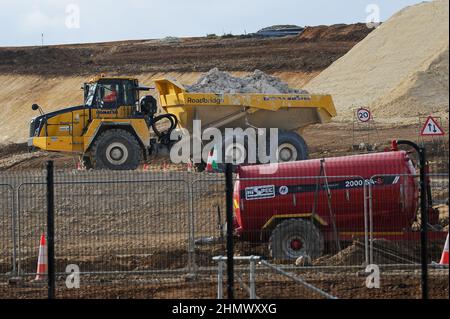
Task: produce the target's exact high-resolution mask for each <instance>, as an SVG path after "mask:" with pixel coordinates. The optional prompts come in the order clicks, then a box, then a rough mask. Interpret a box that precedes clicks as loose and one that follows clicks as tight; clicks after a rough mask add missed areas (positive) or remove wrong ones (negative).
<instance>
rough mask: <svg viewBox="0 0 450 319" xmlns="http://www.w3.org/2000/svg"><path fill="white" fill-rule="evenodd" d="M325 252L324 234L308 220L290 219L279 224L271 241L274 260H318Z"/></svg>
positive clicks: (271, 252) (273, 232)
mask: <svg viewBox="0 0 450 319" xmlns="http://www.w3.org/2000/svg"><path fill="white" fill-rule="evenodd" d="M323 250H324V239H323V235H322V232H321V231H320V230H319V228H317V227H316V226H315V225H314V223H313V222H311V221H310V220H306V219H288V220H285V221H283V222H281V223H280V224H278V225H277V226H276V227H275V229H274V230H273V231H272V235H271V236H270V240H269V251H270V254H271V256H272V258H274V259H280V260H295V259H297V258H299V257H300V256H309V257H310V258H311V259H315V258H318V257H320V256H321V255H322V253H323Z"/></svg>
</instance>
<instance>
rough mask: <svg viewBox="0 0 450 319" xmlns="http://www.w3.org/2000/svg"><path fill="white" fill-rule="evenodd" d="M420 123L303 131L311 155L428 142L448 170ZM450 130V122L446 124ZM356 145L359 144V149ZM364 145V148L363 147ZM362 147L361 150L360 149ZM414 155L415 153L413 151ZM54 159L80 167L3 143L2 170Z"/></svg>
mask: <svg viewBox="0 0 450 319" xmlns="http://www.w3.org/2000/svg"><path fill="white" fill-rule="evenodd" d="M420 128H421V126H420V125H419V124H417V125H402V126H396V127H392V125H388V124H384V123H377V122H375V124H374V125H373V126H372V127H371V129H370V130H361V129H360V128H356V129H355V128H354V126H353V123H352V122H331V123H327V124H316V125H311V126H309V127H307V128H306V129H305V131H304V132H303V137H304V138H305V140H306V142H307V144H308V148H309V156H310V158H322V157H335V156H345V155H352V154H363V153H367V152H368V151H367V150H368V148H367V147H369V149H370V150H372V151H379V152H382V151H384V150H385V149H386V148H389V149H390V147H391V141H392V140H393V139H407V140H411V141H413V142H418V143H425V145H426V148H427V153H428V157H429V158H428V159H429V161H430V167H431V172H432V173H442V172H444V173H445V172H448V159H449V155H448V154H449V153H448V152H449V147H448V145H449V144H448V143H449V142H448V141H449V140H448V136H445V137H443V138H434V139H431V138H427V139H421V138H420V136H419V130H420ZM444 130H446V131H448V124H446V126H445V127H444ZM361 144H363V145H361ZM354 145H355V146H357V147H356V149H355V148H354ZM361 146H364V147H361ZM360 148H361V149H360ZM412 156H414V154H412ZM50 159H51V160H53V161H54V162H55V167H56V168H57V169H74V168H77V163H78V156H76V155H70V154H61V153H48V152H38V153H31V154H30V153H28V147H27V145H26V143H22V144H9V145H4V146H0V171H5V170H7V171H23V170H32V169H41V168H43V167H44V166H43V165H44V164H43V163H45V161H46V160H50ZM148 163H149V164H154V165H151V166H150V167H149V169H151V170H155V171H162V170H164V169H168V170H171V171H174V170H179V171H186V170H187V167H186V165H172V164H170V162H169V161H165V160H161V159H160V160H157V161H149V162H148ZM164 163H166V165H164Z"/></svg>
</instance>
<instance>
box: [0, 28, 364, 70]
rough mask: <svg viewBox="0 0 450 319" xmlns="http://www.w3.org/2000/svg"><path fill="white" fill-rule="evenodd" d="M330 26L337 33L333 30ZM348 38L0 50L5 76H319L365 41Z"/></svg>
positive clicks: (173, 41)
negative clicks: (212, 73)
mask: <svg viewBox="0 0 450 319" xmlns="http://www.w3.org/2000/svg"><path fill="white" fill-rule="evenodd" d="M327 28H328V27H321V29H327ZM329 28H332V29H334V27H333V26H331V27H329ZM348 28H349V31H348V32H349V33H351V32H353V30H352V28H351V26H349V27H348ZM358 28H359V27H355V30H357V29H358ZM356 32H359V31H356ZM331 33H333V32H331ZM294 39H295V37H294ZM346 39H347V40H345V39H344V40H343V41H342V39H340V40H339V41H341V42H339V43H335V42H334V40H332V39H330V41H328V40H324V41H320V42H317V43H314V42H308V43H306V41H293V38H292V37H288V38H277V39H274V38H269V39H267V38H258V37H248V38H238V37H234V38H223V37H216V38H208V37H203V38H177V39H173V38H170V37H169V38H165V39H162V40H133V41H117V42H109V43H93V44H74V45H58V46H44V47H10V48H0V74H6V75H11V74H20V75H44V76H75V75H83V76H92V74H93V73H111V72H114V73H116V74H128V75H130V74H145V73H154V72H206V71H208V70H210V69H212V68H214V67H218V68H219V69H221V70H227V71H247V72H253V70H255V69H260V70H264V72H270V73H275V72H279V71H290V72H294V71H302V72H316V71H322V70H323V69H325V68H326V67H328V66H329V65H330V64H331V63H332V62H333V61H335V60H336V59H338V58H339V57H341V56H342V55H344V54H345V53H346V52H348V50H350V49H351V48H352V47H353V46H354V45H355V44H356V43H357V42H358V41H359V39H360V37H359V36H347V37H346ZM318 52H320V54H317V53H318Z"/></svg>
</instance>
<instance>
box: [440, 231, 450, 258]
mask: <svg viewBox="0 0 450 319" xmlns="http://www.w3.org/2000/svg"><path fill="white" fill-rule="evenodd" d="M439 264H441V265H448V234H447V239H446V240H445V246H444V250H443V251H442V256H441V261H440V262H439Z"/></svg>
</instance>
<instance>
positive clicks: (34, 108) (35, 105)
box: [31, 104, 39, 111]
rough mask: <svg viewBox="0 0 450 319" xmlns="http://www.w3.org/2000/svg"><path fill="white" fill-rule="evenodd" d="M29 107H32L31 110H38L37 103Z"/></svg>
mask: <svg viewBox="0 0 450 319" xmlns="http://www.w3.org/2000/svg"><path fill="white" fill-rule="evenodd" d="M31 109H32V110H33V111H37V110H39V105H37V104H33V105H32V106H31Z"/></svg>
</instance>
